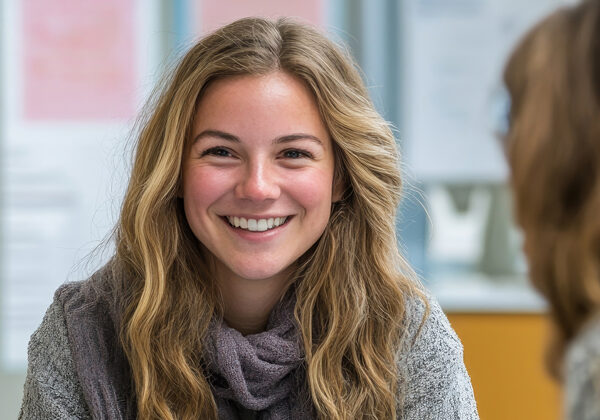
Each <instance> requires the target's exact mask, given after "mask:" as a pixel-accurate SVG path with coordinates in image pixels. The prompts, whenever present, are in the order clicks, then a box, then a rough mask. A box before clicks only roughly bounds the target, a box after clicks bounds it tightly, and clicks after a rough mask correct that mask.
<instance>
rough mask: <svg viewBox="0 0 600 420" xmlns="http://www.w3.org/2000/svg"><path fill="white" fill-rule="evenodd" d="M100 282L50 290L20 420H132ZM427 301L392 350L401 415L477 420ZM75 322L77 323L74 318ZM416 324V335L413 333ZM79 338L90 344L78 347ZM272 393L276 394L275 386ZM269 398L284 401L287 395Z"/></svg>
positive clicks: (452, 342)
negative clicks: (50, 298)
mask: <svg viewBox="0 0 600 420" xmlns="http://www.w3.org/2000/svg"><path fill="white" fill-rule="evenodd" d="M108 274H110V273H108ZM106 282H108V283H110V275H107V273H106V271H105V272H104V274H97V275H95V276H93V277H92V279H90V280H88V281H86V282H79V283H72V284H69V285H66V286H63V287H62V288H61V289H59V291H58V292H57V294H56V295H55V300H54V302H53V303H52V305H51V306H50V308H49V309H48V311H47V313H46V316H45V318H44V320H43V322H42V324H41V325H40V327H39V328H38V330H37V331H36V332H35V333H34V334H33V336H32V338H31V341H30V344H29V365H28V371H27V379H26V383H25V392H24V398H23V405H22V409H21V414H20V417H19V418H20V419H23V420H29V419H46V418H47V419H91V418H100V419H127V418H134V417H133V414H134V412H133V411H132V410H133V408H134V407H135V405H134V404H135V401H134V400H135V398H134V395H133V394H132V393H131V391H130V382H129V380H128V379H127V378H128V377H129V375H128V373H127V369H128V367H127V366H125V370H120V369H121V367H123V365H122V363H123V359H122V358H121V357H122V351H121V350H120V349H119V348H118V346H116V347H117V348H115V343H116V341H114V337H115V336H116V333H115V332H114V330H111V328H114V324H113V318H112V315H111V310H110V308H111V305H109V304H107V302H109V300H107V299H106V298H105V297H102V296H101V295H102V290H105V289H106V287H105V285H106V284H108V283H106ZM91 286H93V287H91ZM97 293H100V294H97ZM429 303H430V308H431V312H430V314H429V316H428V317H427V319H426V321H425V322H424V323H423V324H422V325H421V320H422V317H423V313H424V305H423V303H422V302H420V300H418V299H417V300H408V301H407V302H406V306H407V323H406V326H407V330H406V331H405V343H406V344H405V345H404V346H403V347H402V348H400V349H398V366H399V370H400V379H399V390H400V392H399V395H398V412H399V418H402V419H406V420H428V419H443V420H452V419H460V420H472V419H478V418H479V417H478V415H477V409H476V405H475V400H474V398H473V390H472V387H471V383H470V379H469V376H468V374H467V372H466V369H465V366H464V363H463V350H462V345H461V344H460V341H459V340H458V338H457V337H456V334H455V333H454V331H453V330H452V328H451V327H450V324H449V323H448V320H447V319H446V317H445V316H444V314H443V312H442V310H441V309H440V307H439V305H438V304H437V302H436V301H435V300H434V299H433V298H430V300H429ZM74 314H75V316H74ZM86 314H87V315H86ZM86 317H87V319H85V318H86ZM77 319H78V320H79V321H76V320H77ZM76 322H81V326H80V328H79V327H76V326H75V323H76ZM282 325H283V324H282ZM419 327H420V333H419V334H418V335H417V332H418V331H419ZM230 332H231V331H230ZM80 334H81V335H80ZM225 335H226V336H229V337H228V338H223V339H224V340H225V341H227V340H233V341H235V340H239V337H237V338H232V337H235V335H230V334H229V333H226V334H225ZM275 335H278V333H276V334H275ZM77 337H79V338H83V339H84V340H90V342H91V343H96V344H84V345H80V344H77V343H76V341H77ZM216 337H221V333H216ZM281 337H283V342H285V341H286V340H287V339H289V338H290V337H291V335H288V333H282V335H281ZM273 338H275V337H273ZM74 339H75V341H74ZM250 339H251V337H250ZM251 341H253V339H251ZM95 345H98V346H99V350H98V354H101V355H102V357H97V356H98V354H97V355H94V356H92V357H91V358H90V359H86V357H89V355H88V356H83V355H85V354H88V353H89V352H93V351H94V346H95ZM221 345H222V344H221ZM235 345H236V346H237V344H235ZM241 348H246V343H244V344H241ZM254 348H256V350H251V351H249V353H248V354H249V355H250V357H251V358H252V357H255V356H256V357H258V358H260V357H261V356H259V355H260V354H262V353H261V352H262V350H260V349H259V348H258V344H257V345H256V346H255V347H253V349H254ZM82 349H83V351H82ZM231 350H232V351H233V349H231ZM271 350H272V349H271ZM267 353H269V352H267ZM232 354H233V353H232ZM238 354H239V355H244V354H246V351H242V352H241V353H238ZM271 354H273V353H271ZM244 357H245V356H244ZM288 357H290V364H289V366H287V367H285V366H286V362H283V361H280V362H278V363H280V364H283V366H284V367H283V368H282V367H281V366H280V365H278V363H275V366H276V367H277V369H281V371H279V373H277V374H273V375H272V376H271V379H273V378H275V379H273V380H274V382H273V383H276V382H277V381H278V378H280V377H281V378H285V377H286V375H285V373H284V374H283V375H282V372H285V370H286V369H288V368H291V369H290V372H292V371H293V370H294V368H293V366H296V364H297V363H298V360H297V359H298V357H299V356H297V355H294V354H292V356H288ZM231 360H235V359H231ZM231 360H230V361H231ZM227 363H229V362H227ZM232 363H234V364H235V362H232ZM244 363H247V361H244ZM255 363H256V360H255V361H252V362H250V364H251V365H253V366H254V365H255ZM277 369H276V370H277ZM301 372H302V370H301V369H300V370H296V371H293V372H292V376H291V378H295V379H294V381H295V382H296V383H298V382H300V383H302V384H304V383H305V381H304V379H303V378H301V377H296V374H298V373H301ZM244 381H245V382H246V384H249V385H248V390H249V395H253V396H254V397H257V398H258V399H259V400H261V399H263V397H265V394H264V393H263V392H262V391H260V386H258V387H255V385H256V384H254V381H256V378H254V377H253V376H252V377H250V378H249V377H248V376H245V377H244ZM259 382H260V381H256V383H259ZM284 382H286V381H284ZM290 383H291V382H290ZM285 386H287V385H285ZM213 388H214V390H215V396H216V398H217V401H219V400H220V399H221V398H224V400H223V401H225V400H227V401H231V402H232V404H234V405H237V406H238V413H237V416H238V417H237V418H240V419H243V418H260V416H257V415H256V414H255V413H253V412H251V411H248V410H247V409H244V408H243V405H241V404H243V402H242V401H239V400H237V398H238V397H235V398H236V402H235V403H233V401H234V400H233V399H229V397H227V396H226V395H225V394H221V396H220V392H221V391H219V390H218V387H216V386H214V384H213ZM300 389H301V387H299V386H297V387H296V389H294V392H298V391H299V390H300ZM273 391H274V394H275V391H276V390H275V389H273ZM242 394H243V392H242ZM242 394H239V395H242ZM282 394H285V392H283V393H282ZM228 395H235V392H234V391H232V394H228ZM278 395H279V394H278ZM292 395H295V394H292ZM279 396H281V395H279ZM243 398H244V397H242V400H243ZM294 398H295V397H292V398H291V399H287V400H288V401H291V404H293V405H294V404H295V403H294V402H293V401H296V400H295V399H294ZM266 399H267V400H268V399H269V397H268V396H267V397H266ZM273 400H278V401H279V402H282V401H284V400H286V397H283V398H282V399H278V398H274V399H273ZM272 402H273V404H275V405H271V406H270V407H271V408H272V409H273V410H275V407H276V406H278V403H277V402H274V401H272ZM228 404H229V403H228ZM222 406H225V405H219V408H220V409H221V407H222ZM267 406H269V403H267ZM248 407H257V408H259V407H260V406H258V405H256V406H252V405H248ZM265 407H266V406H265ZM293 409H294V408H293V407H292V408H290V410H293ZM267 412H269V411H268V409H267V411H266V412H265V413H262V414H261V415H263V414H264V415H265V416H266V415H267V414H266V413H267ZM272 412H273V413H274V412H275V411H272ZM223 415H225V413H223ZM222 418H228V417H222ZM234 418H236V417H234ZM266 418H268V417H266ZM274 418H277V417H274Z"/></svg>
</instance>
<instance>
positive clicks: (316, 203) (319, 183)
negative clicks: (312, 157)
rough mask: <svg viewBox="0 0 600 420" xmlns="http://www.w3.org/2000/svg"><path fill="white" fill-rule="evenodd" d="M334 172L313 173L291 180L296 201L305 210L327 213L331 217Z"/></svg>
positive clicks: (291, 187)
mask: <svg viewBox="0 0 600 420" xmlns="http://www.w3.org/2000/svg"><path fill="white" fill-rule="evenodd" d="M332 184H333V172H332V173H329V171H311V172H308V173H305V174H301V175H299V176H296V177H294V178H292V179H291V180H290V184H289V185H290V189H291V192H292V194H293V196H294V199H295V200H296V201H297V202H298V203H299V204H300V205H301V206H302V207H304V208H305V209H307V210H315V211H319V210H320V211H319V214H320V213H322V212H326V214H327V216H329V209H330V208H331V199H332Z"/></svg>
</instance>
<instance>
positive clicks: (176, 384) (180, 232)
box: [115, 18, 422, 419]
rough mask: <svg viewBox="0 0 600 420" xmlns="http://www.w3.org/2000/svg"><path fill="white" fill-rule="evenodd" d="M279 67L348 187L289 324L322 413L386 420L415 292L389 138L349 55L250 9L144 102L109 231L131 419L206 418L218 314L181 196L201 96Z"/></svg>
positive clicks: (212, 411) (306, 266) (303, 267)
mask: <svg viewBox="0 0 600 420" xmlns="http://www.w3.org/2000/svg"><path fill="white" fill-rule="evenodd" d="M278 70H279V71H285V72H287V73H289V74H291V75H293V76H295V77H297V78H298V79H300V80H302V81H303V83H305V84H306V85H307V86H308V87H309V88H310V90H311V91H312V93H313V94H314V97H315V99H316V103H317V104H318V107H319V111H320V113H321V116H322V118H323V121H324V123H325V125H326V126H327V128H328V130H329V132H330V135H331V138H332V141H333V143H334V149H335V166H336V169H335V178H336V182H338V183H339V185H342V186H343V187H344V188H345V190H344V194H343V198H342V199H341V200H340V201H339V202H337V203H335V204H334V205H333V206H332V214H331V219H330V221H329V224H328V226H327V228H326V230H325V232H324V233H323V235H322V237H321V238H320V240H319V241H318V242H317V243H316V244H315V245H314V246H313V247H312V248H311V249H310V250H308V251H307V253H306V254H305V255H304V256H303V257H302V258H301V261H300V263H299V264H298V269H297V271H296V273H295V274H294V278H295V279H297V286H296V294H297V303H296V319H297V321H298V324H299V329H300V332H301V336H302V339H303V344H304V349H305V359H306V361H305V363H306V378H307V382H308V388H309V390H310V395H311V398H312V403H313V406H314V408H315V410H316V413H317V415H318V416H319V417H320V418H328V419H329V418H331V419H359V418H377V419H384V418H395V417H396V415H397V414H398V413H397V412H396V410H397V407H396V404H397V397H398V395H399V393H400V390H398V381H399V372H398V371H397V367H396V353H397V351H398V349H399V348H400V346H401V343H402V342H403V337H402V332H403V330H404V328H403V322H404V321H403V320H404V312H405V308H404V302H405V299H407V298H408V297H409V296H417V297H419V298H422V293H421V292H420V289H419V287H418V286H417V282H415V281H413V279H412V277H411V270H410V269H409V267H408V265H407V264H406V263H405V262H404V260H403V259H402V257H401V256H400V254H399V252H398V248H397V242H396V235H395V227H394V220H395V212H396V208H397V206H398V202H399V199H400V189H401V179H400V172H399V168H398V164H399V163H398V162H399V158H398V153H397V150H396V145H395V139H394V137H393V134H392V132H391V130H390V127H389V125H388V123H386V122H385V121H384V120H383V119H382V118H381V116H380V115H379V114H378V113H377V112H376V111H375V109H374V107H373V105H372V103H371V102H370V100H369V98H368V94H367V91H366V89H365V87H364V85H363V82H362V80H361V78H360V75H359V73H358V71H357V69H356V67H355V65H354V64H353V62H352V61H351V59H350V58H349V56H348V55H347V54H345V53H344V52H342V51H341V50H340V49H339V48H338V47H336V46H335V44H333V43H332V42H331V41H329V40H327V39H326V38H325V37H324V36H323V35H321V34H320V33H318V32H317V31H315V30H314V29H312V28H310V27H308V26H305V25H302V24H298V23H295V22H293V21H290V20H287V19H281V20H278V21H276V22H273V21H269V20H265V19H259V18H247V19H242V20H239V21H236V22H234V23H232V24H230V25H228V26H225V27H223V28H221V29H219V30H217V31H216V32H214V33H212V34H210V35H209V36H207V37H205V38H203V39H201V40H200V41H199V42H198V43H197V44H196V45H195V46H194V47H193V48H192V49H191V50H190V51H189V52H188V53H187V54H186V55H185V57H184V58H183V59H182V60H181V62H180V64H179V65H178V67H177V69H176V70H175V71H174V73H173V75H172V78H171V79H170V80H168V81H167V82H166V84H165V87H164V88H163V89H162V91H161V93H159V95H158V96H157V99H156V100H155V101H154V102H153V104H152V105H151V107H150V112H149V113H148V117H147V120H146V122H145V123H144V124H143V126H142V130H141V133H140V135H139V139H138V144H137V150H136V156H135V161H134V166H133V170H132V175H131V179H130V183H129V186H128V189H127V193H126V196H125V200H124V203H123V207H122V212H121V218H120V221H119V224H118V227H117V230H116V242H117V251H116V258H115V259H116V261H117V263H118V264H119V265H120V266H121V267H122V269H123V270H125V272H126V273H128V276H127V278H129V279H131V280H130V282H129V283H127V284H123V285H121V288H122V292H121V293H122V295H123V303H122V306H123V322H122V330H121V340H122V342H123V347H124V349H125V351H126V354H127V357H128V359H129V362H130V365H131V369H132V375H133V380H134V382H135V390H136V396H137V404H138V412H139V416H140V417H141V418H165V419H176V418H177V419H192V418H194V419H197V418H216V417H217V414H216V404H215V401H214V399H213V396H212V393H211V390H210V386H209V384H208V381H207V379H206V377H205V375H204V371H203V367H202V360H201V358H200V357H199V356H198V355H200V354H202V351H201V350H202V342H203V337H204V336H205V334H206V332H207V329H208V325H209V322H210V320H211V318H212V317H213V316H215V315H219V314H220V311H221V309H220V304H219V294H218V291H217V289H216V286H215V284H214V282H213V279H212V278H211V276H210V275H209V270H208V267H207V264H208V263H207V261H206V260H205V255H206V251H205V250H203V247H202V245H201V244H200V243H199V242H198V240H197V239H196V238H195V237H194V235H193V234H192V232H191V230H190V228H189V226H188V224H187V221H186V219H185V215H184V212H183V207H182V202H181V199H180V198H178V192H179V189H180V183H181V170H182V159H183V156H184V152H185V150H186V147H187V145H188V142H189V141H190V137H191V133H190V130H191V124H192V121H193V118H194V115H195V109H196V105H197V103H198V98H199V97H200V96H201V95H202V93H203V91H204V89H206V87H207V85H208V84H210V83H211V82H212V81H214V80H215V79H217V78H224V77H228V76H233V75H244V74H266V73H269V72H272V71H278Z"/></svg>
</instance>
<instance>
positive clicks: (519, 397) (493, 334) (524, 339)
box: [447, 313, 562, 420]
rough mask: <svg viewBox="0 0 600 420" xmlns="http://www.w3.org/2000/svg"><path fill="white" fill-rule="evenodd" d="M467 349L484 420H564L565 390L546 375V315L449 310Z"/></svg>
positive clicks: (477, 398)
mask: <svg viewBox="0 0 600 420" xmlns="http://www.w3.org/2000/svg"><path fill="white" fill-rule="evenodd" d="M447 316H448V319H449V320H450V323H451V324H452V326H453V327H454V330H455V331H456V333H457V334H458V336H459V337H460V339H461V340H462V342H463V345H464V348H465V364H466V366H467V369H468V371H469V374H470V375H471V380H472V383H473V389H474V392H475V399H476V400H477V406H478V409H479V415H480V417H481V419H482V420H520V419H523V420H537V419H539V420H559V419H562V405H561V390H560V386H559V384H558V383H556V382H555V381H554V380H553V379H551V378H550V376H549V375H548V374H547V373H546V370H545V366H544V353H545V351H546V342H547V340H548V334H549V329H548V322H547V320H546V317H545V316H544V315H543V314H512V313H511V314H506V313H499V314H497V313H492V314H488V313H447Z"/></svg>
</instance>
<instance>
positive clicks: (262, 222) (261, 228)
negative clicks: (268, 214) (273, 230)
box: [256, 219, 267, 232]
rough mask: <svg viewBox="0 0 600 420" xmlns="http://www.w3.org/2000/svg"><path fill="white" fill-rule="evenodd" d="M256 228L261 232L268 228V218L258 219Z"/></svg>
mask: <svg viewBox="0 0 600 420" xmlns="http://www.w3.org/2000/svg"><path fill="white" fill-rule="evenodd" d="M256 230H258V231H259V232H264V231H265V230H267V219H260V220H259V221H258V225H257V227H256Z"/></svg>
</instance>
